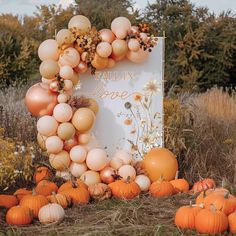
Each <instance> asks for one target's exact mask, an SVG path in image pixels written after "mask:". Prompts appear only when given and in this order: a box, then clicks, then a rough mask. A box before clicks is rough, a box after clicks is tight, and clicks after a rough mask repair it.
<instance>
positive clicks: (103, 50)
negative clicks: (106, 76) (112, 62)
mask: <svg viewBox="0 0 236 236" xmlns="http://www.w3.org/2000/svg"><path fill="white" fill-rule="evenodd" d="M96 52H97V54H98V55H99V56H100V57H109V56H110V55H111V53H112V47H111V44H110V43H107V42H101V43H99V44H98V45H97V48H96Z"/></svg>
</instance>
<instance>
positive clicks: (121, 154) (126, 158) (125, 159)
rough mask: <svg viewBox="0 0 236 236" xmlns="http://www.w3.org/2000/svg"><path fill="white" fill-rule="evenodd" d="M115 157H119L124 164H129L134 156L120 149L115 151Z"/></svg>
mask: <svg viewBox="0 0 236 236" xmlns="http://www.w3.org/2000/svg"><path fill="white" fill-rule="evenodd" d="M114 157H117V158H119V159H121V160H122V161H123V164H125V165H128V164H130V163H131V161H132V157H131V156H130V154H129V153H128V152H126V151H125V150H119V151H117V152H116V153H115V155H114Z"/></svg>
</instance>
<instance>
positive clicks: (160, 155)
mask: <svg viewBox="0 0 236 236" xmlns="http://www.w3.org/2000/svg"><path fill="white" fill-rule="evenodd" d="M142 165H143V169H144V170H145V172H146V173H147V175H148V177H149V178H150V179H151V181H152V182H154V181H156V180H158V179H160V177H161V176H163V178H164V179H165V180H167V181H170V180H173V179H174V177H175V173H176V171H177V170H178V162H177V159H176V156H175V155H174V154H173V153H172V152H171V151H169V150H168V149H166V148H153V149H152V150H151V151H149V152H148V153H147V154H146V156H145V157H144V160H143V162H142Z"/></svg>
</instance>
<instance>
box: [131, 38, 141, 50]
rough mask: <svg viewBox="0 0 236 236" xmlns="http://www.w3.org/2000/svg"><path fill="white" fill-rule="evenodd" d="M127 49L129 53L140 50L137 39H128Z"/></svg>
mask: <svg viewBox="0 0 236 236" xmlns="http://www.w3.org/2000/svg"><path fill="white" fill-rule="evenodd" d="M128 48H129V50H131V51H134V52H137V51H138V50H139V49H140V45H139V42H138V40H137V39H130V40H129V41H128Z"/></svg>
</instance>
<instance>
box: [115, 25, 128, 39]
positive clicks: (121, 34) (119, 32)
mask: <svg viewBox="0 0 236 236" xmlns="http://www.w3.org/2000/svg"><path fill="white" fill-rule="evenodd" d="M127 34H128V31H127V30H126V29H122V28H120V29H117V30H116V32H115V35H116V37H117V38H118V39H124V38H126V36H127Z"/></svg>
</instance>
